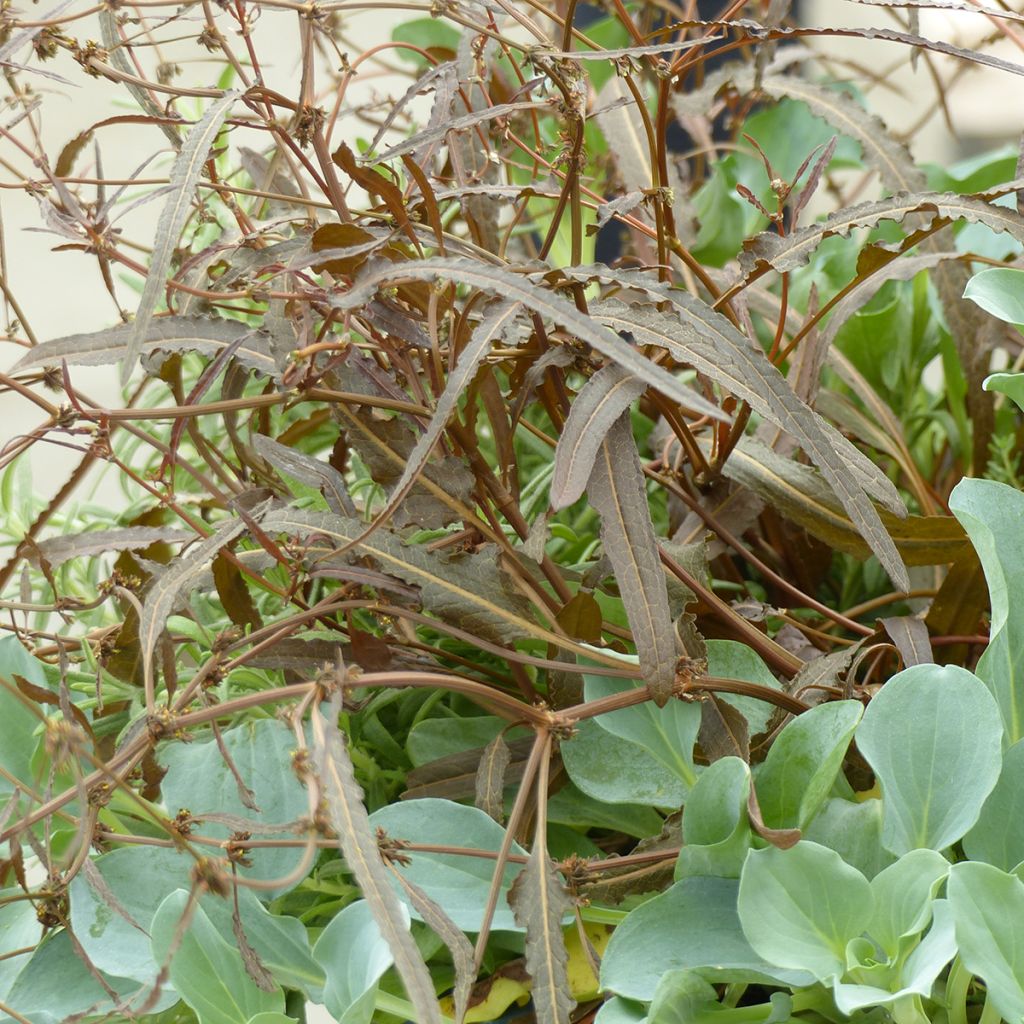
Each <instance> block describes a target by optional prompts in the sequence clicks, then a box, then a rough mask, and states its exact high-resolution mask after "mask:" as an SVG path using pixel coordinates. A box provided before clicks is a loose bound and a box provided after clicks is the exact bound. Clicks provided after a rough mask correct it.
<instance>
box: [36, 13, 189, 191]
mask: <svg viewBox="0 0 1024 1024" xmlns="http://www.w3.org/2000/svg"><path fill="white" fill-rule="evenodd" d="M64 6H65V7H66V6H67V4H65V5H64ZM47 17H52V15H47ZM97 17H98V18H99V23H100V38H101V39H102V40H103V48H104V49H105V50H106V51H107V59H108V60H109V61H110V63H111V64H112V65H113V66H114V67H115V68H117V70H118V71H120V72H122V73H123V74H125V75H127V76H128V77H127V78H125V79H124V86H125V88H126V89H127V90H128V92H130V93H131V95H132V99H133V100H135V102H136V103H138V105H139V106H140V107H141V108H142V109H143V110H144V111H145V112H146V113H147V114H149V115H150V116H151V117H152V118H153V123H154V124H156V125H157V126H158V127H159V129H160V131H162V132H163V133H164V135H166V136H167V141H168V142H170V144H171V145H172V146H173V147H174V150H175V152H177V151H178V150H179V149H181V133H180V132H179V131H178V129H177V128H175V127H174V125H172V124H168V123H167V116H168V114H167V111H166V110H163V109H161V108H160V107H159V106H158V105H157V104H156V103H155V102H154V101H153V97H152V95H151V94H150V93H149V92H147V91H146V90H145V89H143V88H142V86H140V85H139V84H138V83H137V82H136V81H134V79H135V77H136V71H137V69H136V68H134V67H133V66H132V63H131V61H130V60H129V59H128V58H127V57H126V56H125V53H124V50H123V49H122V48H121V47H122V46H123V45H124V44H123V43H122V42H121V37H120V35H119V34H118V31H117V14H116V13H115V9H114V8H113V7H102V8H100V10H99V12H98V13H97ZM60 173H61V172H60V171H59V170H58V171H57V174H58V175H59V174H60Z"/></svg>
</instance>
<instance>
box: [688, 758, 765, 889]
mask: <svg viewBox="0 0 1024 1024" xmlns="http://www.w3.org/2000/svg"><path fill="white" fill-rule="evenodd" d="M749 796H750V767H749V766H748V765H747V764H746V762H745V761H741V760H740V759H739V758H738V757H722V758H719V759H718V760H717V761H715V762H714V763H713V764H711V765H709V766H708V767H707V768H705V769H704V771H703V772H701V775H700V778H699V779H698V780H697V785H696V786H694V787H693V792H692V793H690V796H689V798H688V799H687V801H686V806H685V807H684V808H683V841H684V843H685V845H684V846H683V848H682V849H681V850H680V851H679V858H678V859H677V861H676V869H675V876H676V878H677V879H678V878H684V877H686V876H687V875H718V876H720V877H722V878H739V877H740V872H741V871H742V870H743V861H744V860H745V858H746V856H747V851H748V850H749V849H750V848H751V845H752V839H753V836H752V833H751V830H750V819H749V818H748V816H747V800H748V798H749Z"/></svg>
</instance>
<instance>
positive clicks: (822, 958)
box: [738, 841, 874, 983]
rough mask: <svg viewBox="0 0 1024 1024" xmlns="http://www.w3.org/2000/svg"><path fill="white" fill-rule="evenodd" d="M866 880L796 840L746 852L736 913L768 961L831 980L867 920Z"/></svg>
mask: <svg viewBox="0 0 1024 1024" xmlns="http://www.w3.org/2000/svg"><path fill="white" fill-rule="evenodd" d="M873 904H874V897H873V894H872V892H871V886H870V884H869V883H868V880H867V879H866V878H865V877H864V876H863V875H862V874H861V873H860V872H859V871H858V870H857V869H856V868H852V867H850V865H849V864H846V863H844V862H843V859H842V858H841V857H840V856H839V854H838V853H836V852H835V851H834V850H829V849H827V848H826V847H824V846H818V845H817V843H809V842H806V841H803V842H799V843H797V844H796V846H794V847H792V848H791V849H789V850H779V849H776V848H775V847H773V846H770V847H768V848H766V849H764V850H754V851H752V852H751V853H750V855H749V856H748V857H747V861H746V863H745V864H744V866H743V875H742V877H741V878H740V890H739V900H738V908H739V917H740V921H741V923H742V925H743V933H744V934H745V935H746V937H747V939H748V940H749V941H750V945H751V946H752V947H753V948H754V950H756V951H757V953H758V954H759V955H760V956H762V957H764V959H765V960H767V961H768V962H769V963H773V964H777V965H778V966H779V967H786V968H790V969H794V970H803V971H808V972H809V973H811V974H813V975H814V977H815V978H817V979H818V981H821V982H825V983H828V982H831V981H832V980H833V979H835V978H839V977H840V976H841V975H842V974H843V972H844V971H845V969H846V946H847V943H849V942H850V940H851V939H855V938H857V937H858V936H859V935H860V934H861V933H862V932H863V931H864V929H865V928H866V927H867V924H868V922H869V921H870V920H871V915H872V909H873Z"/></svg>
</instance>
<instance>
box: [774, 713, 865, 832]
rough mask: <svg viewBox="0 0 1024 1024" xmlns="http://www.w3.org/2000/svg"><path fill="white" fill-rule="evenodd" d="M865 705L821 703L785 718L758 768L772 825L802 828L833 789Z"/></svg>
mask: <svg viewBox="0 0 1024 1024" xmlns="http://www.w3.org/2000/svg"><path fill="white" fill-rule="evenodd" d="M863 711H864V708H863V706H862V705H861V703H860V702H859V701H855V700H842V701H830V702H829V703H827V704H819V705H818V706H817V707H814V708H811V710H810V711H805V712H804V713H803V714H802V715H799V716H797V717H796V718H793V719H791V720H790V721H789V723H788V724H787V725H786V727H785V728H784V729H783V730H782V732H781V733H779V736H778V738H777V739H776V740H775V742H774V743H773V744H772V747H771V750H769V751H768V757H767V758H766V759H765V762H764V764H763V765H762V767H761V770H760V771H759V772H758V773H757V777H756V783H757V799H758V803H759V804H760V805H761V814H762V815H763V817H764V820H765V824H766V825H768V826H769V827H770V828H801V829H802V828H806V827H807V825H808V824H809V823H810V821H811V819H812V818H813V817H814V815H815V814H816V813H817V811H818V808H819V807H821V805H822V803H823V802H824V801H825V798H826V797H827V796H828V794H829V790H831V789H832V784H833V783H834V782H835V780H836V776H837V775H838V774H839V770H840V768H841V767H842V764H843V758H844V757H845V756H846V750H847V747H849V745H850V740H851V739H852V738H853V732H854V730H855V729H856V728H857V723H858V722H859V721H860V719H861V715H862V714H863Z"/></svg>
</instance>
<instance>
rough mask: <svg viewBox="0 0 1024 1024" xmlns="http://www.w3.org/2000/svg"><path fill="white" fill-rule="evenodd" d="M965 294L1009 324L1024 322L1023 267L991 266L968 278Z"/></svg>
mask: <svg viewBox="0 0 1024 1024" xmlns="http://www.w3.org/2000/svg"><path fill="white" fill-rule="evenodd" d="M964 298H965V299H970V300H971V301H972V302H976V303H977V304H978V305H979V306H981V308H982V309H983V310H985V312H986V313H991V314H992V315H993V316H995V317H998V318H999V319H1000V320H1005V321H1006V322H1007V323H1010V324H1024V270H1017V269H1015V268H1013V267H989V268H988V269H986V270H982V271H981V272H980V273H977V274H975V275H974V277H972V278H971V279H970V281H968V282H967V287H966V288H965V289H964Z"/></svg>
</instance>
